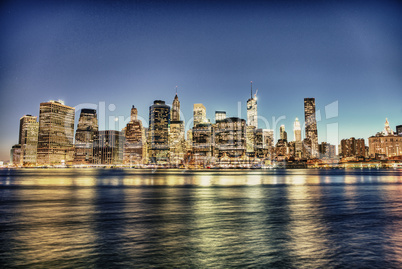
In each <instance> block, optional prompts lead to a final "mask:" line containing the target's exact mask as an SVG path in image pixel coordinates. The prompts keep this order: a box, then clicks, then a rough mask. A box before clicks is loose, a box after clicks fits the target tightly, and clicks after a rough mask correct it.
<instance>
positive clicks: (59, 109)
mask: <svg viewBox="0 0 402 269" xmlns="http://www.w3.org/2000/svg"><path fill="white" fill-rule="evenodd" d="M74 115H75V108H73V107H69V106H66V105H64V103H63V102H62V101H49V102H44V103H41V104H40V112H39V136H38V150H37V164H38V165H62V164H71V163H72V161H73V159H74V145H73V140H74Z"/></svg>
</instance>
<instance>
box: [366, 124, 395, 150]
mask: <svg viewBox="0 0 402 269" xmlns="http://www.w3.org/2000/svg"><path fill="white" fill-rule="evenodd" d="M368 140H369V155H370V157H372V158H380V157H382V156H383V157H385V158H390V157H396V156H402V136H398V135H396V134H394V132H393V131H392V130H391V128H390V127H389V122H388V119H385V124H384V131H383V132H379V133H377V134H376V135H375V136H371V137H369V139H368Z"/></svg>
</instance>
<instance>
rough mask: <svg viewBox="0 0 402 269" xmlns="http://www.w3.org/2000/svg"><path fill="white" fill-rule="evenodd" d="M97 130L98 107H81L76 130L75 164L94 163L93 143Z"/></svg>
mask: <svg viewBox="0 0 402 269" xmlns="http://www.w3.org/2000/svg"><path fill="white" fill-rule="evenodd" d="M96 131H98V116H97V114H96V109H89V108H84V109H81V113H80V118H79V120H78V125H77V131H76V132H75V152H74V164H85V165H89V164H92V163H93V143H94V135H95V132H96Z"/></svg>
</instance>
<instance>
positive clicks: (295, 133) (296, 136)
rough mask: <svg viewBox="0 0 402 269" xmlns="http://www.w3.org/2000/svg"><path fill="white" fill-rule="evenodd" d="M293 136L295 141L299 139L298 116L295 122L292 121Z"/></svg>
mask: <svg viewBox="0 0 402 269" xmlns="http://www.w3.org/2000/svg"><path fill="white" fill-rule="evenodd" d="M293 138H294V141H296V142H299V141H301V127H300V121H299V119H298V118H296V119H295V122H294V123H293Z"/></svg>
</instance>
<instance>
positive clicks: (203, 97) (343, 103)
mask: <svg viewBox="0 0 402 269" xmlns="http://www.w3.org/2000/svg"><path fill="white" fill-rule="evenodd" d="M0 7H1V10H0V39H1V43H0V94H1V95H0V96H1V98H0V122H1V128H0V160H4V161H6V160H9V153H10V148H11V146H12V145H14V144H16V143H18V129H19V119H20V117H21V116H23V115H25V114H32V115H35V116H39V104H40V103H41V102H44V101H48V100H58V99H61V100H64V101H65V104H66V105H69V106H73V107H74V106H77V108H80V107H84V106H89V104H93V105H98V104H99V103H100V102H105V105H106V112H107V114H106V126H105V128H107V129H115V128H117V127H115V126H108V122H109V120H108V117H109V116H114V117H118V116H122V117H124V119H128V118H129V113H130V109H131V106H132V105H135V106H136V107H137V108H138V113H139V115H140V116H141V117H142V118H144V119H145V120H144V122H143V124H144V125H145V126H148V112H149V106H150V105H151V104H152V103H153V101H154V100H155V99H160V100H164V101H166V102H167V103H168V104H171V103H172V101H173V98H174V95H175V88H176V86H178V96H179V100H180V102H181V108H182V113H183V115H184V120H185V121H186V123H187V122H190V119H191V118H192V108H193V104H194V103H203V104H204V105H205V107H206V109H207V117H208V118H209V119H211V121H212V122H213V121H214V112H215V110H225V111H226V112H227V115H228V116H238V102H241V117H242V118H246V101H247V99H248V98H249V96H250V81H253V88H254V89H257V88H258V114H259V116H262V117H265V118H266V119H267V120H268V123H269V124H270V126H265V124H264V121H263V120H260V121H259V124H260V126H259V127H260V128H273V125H272V124H273V122H272V117H275V118H276V119H277V118H279V117H281V116H285V117H286V119H284V120H281V121H280V122H278V126H277V129H279V125H281V124H285V126H286V131H287V132H288V137H289V138H290V140H293V131H292V130H293V121H294V119H295V117H298V118H299V119H300V121H301V123H302V124H303V123H304V110H303V99H304V98H305V97H315V98H316V107H317V110H320V112H321V121H319V122H318V140H319V142H322V141H329V142H332V143H333V140H334V138H333V137H338V138H339V140H340V139H343V138H349V137H352V136H353V137H356V138H365V139H367V138H368V137H369V136H372V135H375V134H376V133H377V132H378V131H381V130H382V129H383V126H384V122H385V118H386V117H387V118H388V120H389V122H390V125H391V128H392V129H393V130H394V131H395V126H396V125H401V124H402V17H401V14H402V3H401V2H399V1H359V2H348V1H340V2H339V3H338V2H325V3H321V2H319V3H315V2H307V4H306V2H303V4H302V3H299V2H298V1H291V2H286V1H275V2H270V3H268V4H267V3H262V2H249V1H245V2H215V1H207V2H196V3H195V2H186V1H183V2H180V1H179V2H178V1H174V2H169V1H143V2H142V1H137V2H136V3H135V4H134V3H130V2H129V1H110V2H105V1H103V2H101V1H93V2H89V1H87V2H85V1H48V2H46V1H2V4H1V5H0ZM336 101H337V102H338V103H337V104H338V112H339V113H338V115H337V116H336V115H335V116H334V113H333V115H332V116H334V117H331V118H330V119H328V116H326V114H325V106H327V105H330V104H332V108H334V107H336V103H334V102H336ZM83 104H87V105H83ZM111 104H113V105H114V106H113V105H112V106H110V107H111V108H112V107H115V110H113V111H110V110H109V105H111ZM333 111H334V110H333V109H332V112H333ZM335 114H336V113H335ZM78 116H79V110H77V111H76V121H77V120H78ZM334 123H338V133H337V134H335V135H334V134H331V135H333V137H332V138H329V137H328V136H329V134H328V136H327V132H326V130H327V126H328V125H329V124H334ZM121 125H122V126H123V122H122V123H121ZM187 129H188V127H187Z"/></svg>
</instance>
